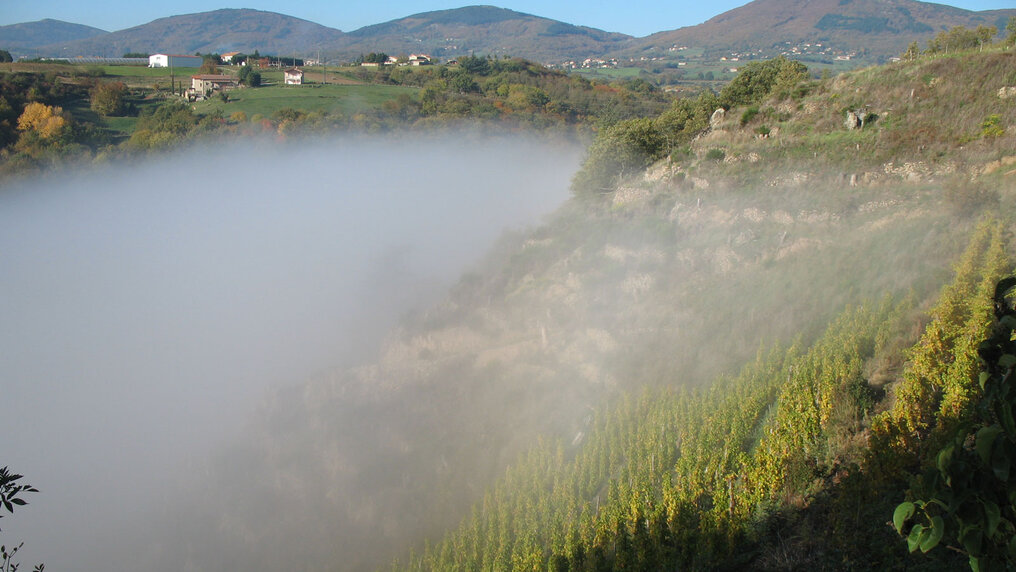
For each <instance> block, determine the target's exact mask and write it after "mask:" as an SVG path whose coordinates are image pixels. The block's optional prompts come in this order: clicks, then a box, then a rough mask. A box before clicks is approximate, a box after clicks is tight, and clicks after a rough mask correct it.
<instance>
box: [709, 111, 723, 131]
mask: <svg viewBox="0 0 1016 572" xmlns="http://www.w3.org/2000/svg"><path fill="white" fill-rule="evenodd" d="M726 116H727V110H726V109H723V108H722V107H720V108H717V110H716V111H714V112H713V114H712V115H710V116H709V128H710V129H716V128H717V127H718V126H719V125H720V123H722V122H723V118H724V117H726Z"/></svg>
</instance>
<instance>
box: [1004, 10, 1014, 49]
mask: <svg viewBox="0 0 1016 572" xmlns="http://www.w3.org/2000/svg"><path fill="white" fill-rule="evenodd" d="M1005 31H1006V32H1008V35H1007V36H1006V37H1005V45H1006V46H1012V45H1014V44H1016V16H1009V22H1008V23H1006V25H1005Z"/></svg>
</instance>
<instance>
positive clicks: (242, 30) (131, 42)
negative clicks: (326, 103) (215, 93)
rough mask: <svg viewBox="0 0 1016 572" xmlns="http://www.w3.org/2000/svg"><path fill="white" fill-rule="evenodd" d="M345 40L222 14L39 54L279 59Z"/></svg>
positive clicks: (253, 14) (283, 20) (282, 18)
mask: <svg viewBox="0 0 1016 572" xmlns="http://www.w3.org/2000/svg"><path fill="white" fill-rule="evenodd" d="M342 36H343V33H342V31H340V30H336V29H334V28H328V27H326V26H322V25H320V24H316V23H314V22H310V21H307V20H302V19H300V18H294V17H292V16H286V15H284V14H277V13H275V12H265V11H261V10H249V9H223V10H214V11H211V12H201V13H197V14H185V15H182V16H169V17H166V18H159V19H158V20H153V21H152V22H149V23H147V24H143V25H141V26H135V27H133V28H128V29H126V30H120V31H117V32H112V33H109V34H104V35H98V36H94V37H91V38H87V39H83V40H78V41H76V42H69V43H64V44H62V45H60V46H57V45H54V44H51V45H50V46H47V47H39V50H40V52H41V53H44V54H49V55H61V56H64V57H73V56H78V55H82V56H84V55H92V56H105V57H120V56H121V55H123V54H124V53H128V52H135V53H137V52H140V53H160V52H161V53H167V52H168V53H179V54H193V53H195V52H202V53H226V52H231V51H249V52H251V53H253V52H254V50H260V51H261V52H263V53H272V54H277V55H288V54H293V53H300V54H302V55H310V54H312V53H314V52H315V51H316V50H318V49H320V48H321V47H322V46H331V45H334V44H335V43H336V42H337V41H339V40H340V39H341V38H342ZM0 38H2V36H0Z"/></svg>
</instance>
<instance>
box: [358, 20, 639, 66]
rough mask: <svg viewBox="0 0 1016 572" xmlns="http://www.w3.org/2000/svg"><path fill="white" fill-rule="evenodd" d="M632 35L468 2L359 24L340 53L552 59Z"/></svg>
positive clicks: (601, 48)
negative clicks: (358, 27)
mask: <svg viewBox="0 0 1016 572" xmlns="http://www.w3.org/2000/svg"><path fill="white" fill-rule="evenodd" d="M632 39H633V38H632V37H631V36H628V35H625V34H618V33H612V32H605V31H603V30H597V29H595V28H587V27H583V26H574V25H572V24H566V23H564V22H559V21H557V20H551V19H548V18H541V17H539V16H533V15H531V14H524V13H522V12H515V11H513V10H508V9H505V8H497V7H494V6H466V7H464V8H456V9H453V10H439V11H436V12H424V13H421V14H414V15H412V16H408V17H406V18H401V19H398V20H392V21H390V22H385V23H383V24H376V25H373V26H367V27H364V28H360V29H359V30H356V31H353V32H350V33H349V34H347V35H346V37H345V38H344V40H343V42H342V44H343V45H342V46H341V48H340V49H339V53H340V55H344V56H355V55H357V54H359V53H369V52H379V51H383V52H386V53H388V54H390V55H395V54H399V53H412V52H424V53H428V54H430V55H432V56H443V57H448V56H455V55H463V54H470V53H475V54H478V55H479V54H490V55H501V54H506V55H512V56H519V57H524V58H529V59H533V60H537V61H541V62H550V61H561V60H566V59H574V58H583V57H587V56H593V55H602V54H605V53H607V52H609V51H613V50H617V49H620V48H623V47H626V46H627V45H628V44H629V43H630V42H631V40H632Z"/></svg>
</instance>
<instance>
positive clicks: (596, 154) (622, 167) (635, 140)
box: [572, 118, 666, 193]
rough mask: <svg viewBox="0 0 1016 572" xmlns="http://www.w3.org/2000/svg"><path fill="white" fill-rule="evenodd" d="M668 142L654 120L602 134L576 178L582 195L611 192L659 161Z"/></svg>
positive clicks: (623, 125) (630, 122)
mask: <svg viewBox="0 0 1016 572" xmlns="http://www.w3.org/2000/svg"><path fill="white" fill-rule="evenodd" d="M665 149H666V139H665V138H664V137H663V135H662V134H661V133H660V131H659V129H657V128H656V125H655V124H654V123H653V121H652V120H651V119H647V118H642V119H630V120H628V121H622V122H620V123H618V124H616V125H614V126H612V127H609V128H607V129H605V130H604V131H601V132H600V134H599V135H597V137H596V141H593V144H592V145H591V146H590V147H589V154H588V156H587V157H586V160H585V162H584V163H583V164H582V168H581V169H580V170H579V172H578V173H576V174H575V178H574V179H572V189H573V190H575V191H578V192H593V193H596V192H601V193H602V192H609V191H612V190H614V187H615V185H616V184H617V182H618V180H619V179H621V178H623V177H624V176H626V175H629V174H631V173H632V172H634V171H637V170H640V169H644V168H645V167H647V166H648V165H649V164H650V163H652V162H653V161H655V160H656V159H659V158H660V156H661V155H662V154H663V152H664V150H665Z"/></svg>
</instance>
